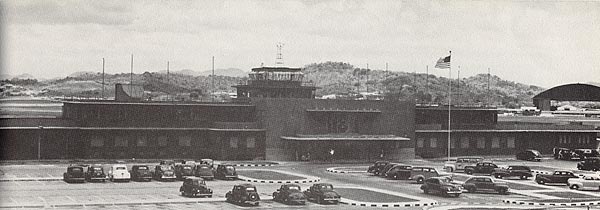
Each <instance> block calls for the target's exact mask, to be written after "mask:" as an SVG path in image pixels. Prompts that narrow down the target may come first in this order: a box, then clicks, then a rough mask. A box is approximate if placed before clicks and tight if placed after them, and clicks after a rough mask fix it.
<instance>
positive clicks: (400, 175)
mask: <svg viewBox="0 0 600 210" xmlns="http://www.w3.org/2000/svg"><path fill="white" fill-rule="evenodd" d="M411 169H412V166H407V165H395V166H394V167H392V168H390V170H388V171H387V172H386V173H385V177H387V178H388V179H408V178H409V177H410V171H411Z"/></svg>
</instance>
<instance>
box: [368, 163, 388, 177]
mask: <svg viewBox="0 0 600 210" xmlns="http://www.w3.org/2000/svg"><path fill="white" fill-rule="evenodd" d="M389 163H390V161H377V162H375V163H374V164H373V165H372V166H369V169H367V172H368V173H373V174H374V175H378V174H379V172H380V171H381V170H382V169H383V167H385V166H386V165H387V164H389Z"/></svg>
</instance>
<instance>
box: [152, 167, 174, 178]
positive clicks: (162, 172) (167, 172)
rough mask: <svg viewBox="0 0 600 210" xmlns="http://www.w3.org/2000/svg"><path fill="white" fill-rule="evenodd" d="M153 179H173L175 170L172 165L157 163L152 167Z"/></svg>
mask: <svg viewBox="0 0 600 210" xmlns="http://www.w3.org/2000/svg"><path fill="white" fill-rule="evenodd" d="M153 177H154V180H158V181H175V179H176V178H177V177H175V171H174V170H173V166H172V165H157V166H155V167H154V174H153Z"/></svg>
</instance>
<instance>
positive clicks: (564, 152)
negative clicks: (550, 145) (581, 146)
mask: <svg viewBox="0 0 600 210" xmlns="http://www.w3.org/2000/svg"><path fill="white" fill-rule="evenodd" d="M553 153H554V158H555V159H560V160H581V159H582V158H583V157H581V156H580V155H579V154H578V153H576V152H575V150H572V149H568V148H556V147H555V148H554V149H553Z"/></svg>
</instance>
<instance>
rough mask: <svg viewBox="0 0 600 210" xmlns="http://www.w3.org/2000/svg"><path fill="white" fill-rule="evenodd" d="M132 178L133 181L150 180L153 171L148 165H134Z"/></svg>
mask: <svg viewBox="0 0 600 210" xmlns="http://www.w3.org/2000/svg"><path fill="white" fill-rule="evenodd" d="M131 180H133V181H150V180H152V173H150V168H149V167H148V166H147V165H133V166H132V167H131Z"/></svg>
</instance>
